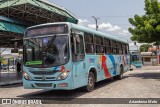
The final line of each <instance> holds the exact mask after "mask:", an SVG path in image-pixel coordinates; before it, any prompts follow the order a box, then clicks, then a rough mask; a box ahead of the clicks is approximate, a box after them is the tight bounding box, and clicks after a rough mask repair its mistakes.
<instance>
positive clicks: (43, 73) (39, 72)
mask: <svg viewBox="0 0 160 107" xmlns="http://www.w3.org/2000/svg"><path fill="white" fill-rule="evenodd" d="M30 72H31V73H32V74H34V75H54V74H55V73H56V72H58V71H30Z"/></svg>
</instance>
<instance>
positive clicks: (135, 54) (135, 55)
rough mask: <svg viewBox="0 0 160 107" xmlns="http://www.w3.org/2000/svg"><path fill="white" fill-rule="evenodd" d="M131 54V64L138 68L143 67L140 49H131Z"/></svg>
mask: <svg viewBox="0 0 160 107" xmlns="http://www.w3.org/2000/svg"><path fill="white" fill-rule="evenodd" d="M130 55H131V59H130V60H131V65H133V66H135V67H136V68H141V67H142V66H143V64H142V55H141V52H140V51H130Z"/></svg>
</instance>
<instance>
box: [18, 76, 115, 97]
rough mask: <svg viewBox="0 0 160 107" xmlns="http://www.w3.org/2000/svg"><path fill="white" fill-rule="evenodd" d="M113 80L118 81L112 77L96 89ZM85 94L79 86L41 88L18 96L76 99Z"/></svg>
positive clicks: (100, 83) (99, 84) (96, 87)
mask: <svg viewBox="0 0 160 107" xmlns="http://www.w3.org/2000/svg"><path fill="white" fill-rule="evenodd" d="M113 82H116V81H114V80H113V79H112V78H111V79H107V80H104V81H101V82H98V83H97V84H96V86H95V90H97V89H99V88H101V87H104V86H106V85H108V84H111V83H113ZM84 94H87V92H85V91H84V90H83V88H78V89H75V90H41V91H36V92H32V93H29V94H24V95H20V96H17V97H19V98H71V99H75V98H77V97H80V96H82V95H84Z"/></svg>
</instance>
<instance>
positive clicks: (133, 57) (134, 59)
mask: <svg viewBox="0 0 160 107" xmlns="http://www.w3.org/2000/svg"><path fill="white" fill-rule="evenodd" d="M131 58H132V61H133V62H138V61H141V58H140V56H139V55H132V57H131Z"/></svg>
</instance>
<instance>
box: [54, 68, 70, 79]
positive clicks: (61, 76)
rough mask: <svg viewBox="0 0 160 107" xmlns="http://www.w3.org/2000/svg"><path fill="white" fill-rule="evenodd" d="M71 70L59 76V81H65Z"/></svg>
mask: <svg viewBox="0 0 160 107" xmlns="http://www.w3.org/2000/svg"><path fill="white" fill-rule="evenodd" d="M69 73H70V70H66V71H64V72H63V73H62V74H60V75H59V77H58V78H57V80H64V79H66V78H67V76H68V75H69Z"/></svg>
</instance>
